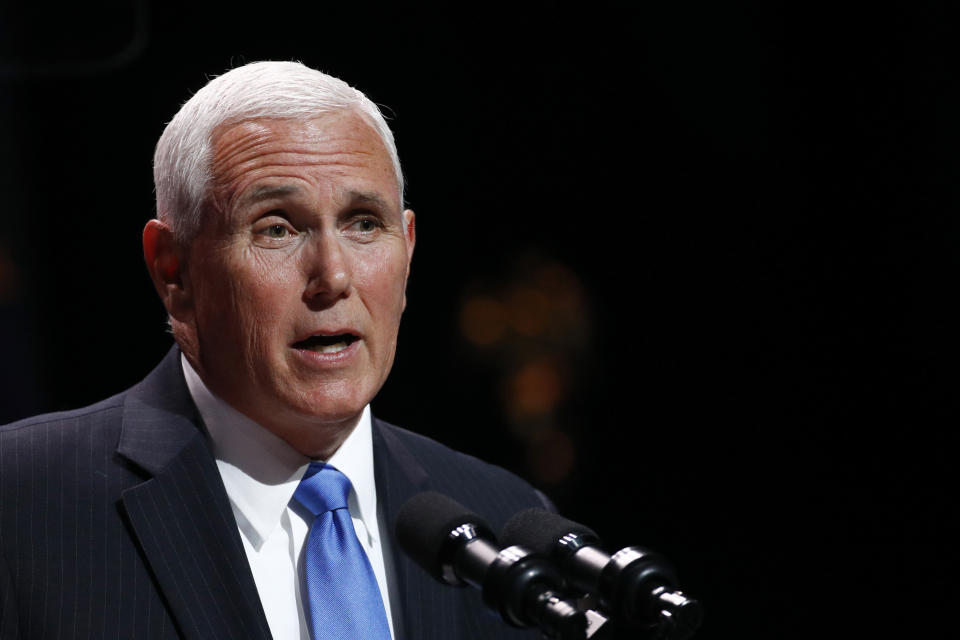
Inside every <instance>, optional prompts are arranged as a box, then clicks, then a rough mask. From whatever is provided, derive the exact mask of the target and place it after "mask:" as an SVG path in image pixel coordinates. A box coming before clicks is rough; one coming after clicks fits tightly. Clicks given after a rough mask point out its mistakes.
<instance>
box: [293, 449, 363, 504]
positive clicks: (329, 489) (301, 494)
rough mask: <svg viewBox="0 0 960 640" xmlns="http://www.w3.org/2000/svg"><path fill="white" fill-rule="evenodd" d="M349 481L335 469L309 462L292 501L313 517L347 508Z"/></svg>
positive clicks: (322, 463)
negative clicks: (300, 505)
mask: <svg viewBox="0 0 960 640" xmlns="http://www.w3.org/2000/svg"><path fill="white" fill-rule="evenodd" d="M349 495H350V480H349V479H348V478H347V476H345V475H343V474H342V473H340V471H339V470H337V468H336V467H333V466H331V465H329V464H326V463H324V462H311V463H310V466H309V467H308V468H307V472H306V473H305V474H304V475H303V479H302V480H301V481H300V485H299V486H298V487H297V490H296V491H294V492H293V497H294V499H295V500H296V501H297V502H299V503H300V504H302V505H303V506H304V508H306V509H307V510H308V511H309V512H310V513H312V514H313V515H315V516H318V515H320V514H321V513H326V512H327V511H333V510H334V509H346V508H347V496H349Z"/></svg>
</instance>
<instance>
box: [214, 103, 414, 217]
mask: <svg viewBox="0 0 960 640" xmlns="http://www.w3.org/2000/svg"><path fill="white" fill-rule="evenodd" d="M211 143H212V145H211V146H212V151H213V157H212V162H211V173H212V187H213V190H214V193H215V195H216V197H217V198H218V199H223V198H225V199H227V200H235V199H236V198H238V197H240V196H241V195H242V194H243V193H244V192H246V191H248V190H250V189H251V188H254V187H262V186H263V185H264V183H275V182H278V181H279V182H284V181H291V180H292V181H298V180H306V181H308V182H314V183H316V184H317V185H327V186H329V185H330V184H332V183H338V184H340V183H342V186H353V187H362V188H363V190H366V191H370V190H375V191H378V192H382V193H381V196H382V197H383V198H384V199H387V200H388V201H390V202H393V203H394V204H396V206H397V207H399V205H400V202H399V184H398V181H397V176H396V173H395V171H394V167H393V162H392V160H391V158H390V154H389V152H388V151H387V148H386V145H385V144H384V143H383V140H382V139H381V138H380V135H379V134H378V133H377V132H376V130H375V129H374V128H373V127H372V126H371V125H370V124H368V122H367V120H366V119H365V118H364V117H363V116H361V115H360V114H358V113H356V112H352V111H345V112H340V113H334V114H328V115H324V116H321V117H318V118H311V119H304V120H292V119H259V120H248V121H243V122H239V123H232V124H226V125H222V126H220V127H218V128H217V129H216V130H215V131H214V132H213V135H212V136H211Z"/></svg>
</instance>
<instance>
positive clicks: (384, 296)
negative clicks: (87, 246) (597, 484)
mask: <svg viewBox="0 0 960 640" xmlns="http://www.w3.org/2000/svg"><path fill="white" fill-rule="evenodd" d="M154 177H155V182H156V188H157V218H156V219H154V220H151V221H150V222H149V223H148V224H147V226H146V228H145V229H144V233H143V246H144V256H145V258H146V262H147V268H148V270H149V272H150V275H151V278H152V280H153V282H154V285H155V287H156V289H157V291H158V293H159V295H160V297H161V300H162V301H163V303H164V306H165V307H166V309H167V311H168V313H169V317H170V325H171V329H172V332H173V335H174V338H175V340H176V343H177V344H176V346H175V347H174V348H173V349H172V350H171V351H170V353H169V354H168V355H167V357H166V358H165V359H164V360H163V361H162V362H161V364H160V365H159V366H158V367H157V368H156V369H155V370H154V371H153V372H152V373H150V374H149V375H148V376H147V378H145V379H144V380H143V381H142V382H141V383H140V384H138V385H137V386H135V387H133V388H132V389H129V390H128V391H126V392H124V393H121V394H119V395H117V396H114V397H112V398H109V399H107V400H104V401H102V402H100V403H98V404H95V405H93V406H90V407H86V408H84V409H80V410H76V411H71V412H65V413H60V414H51V415H45V416H39V417H36V418H31V419H27V420H24V421H21V422H18V423H14V424H12V425H8V426H6V427H3V428H2V430H0V638H3V639H8V638H39V637H52V638H100V637H111V638H114V637H119V638H138V639H139V638H178V637H179V638H197V639H199V638H269V637H275V638H277V639H278V640H279V639H280V638H315V639H316V638H319V637H321V636H322V635H323V636H325V635H326V634H325V631H324V630H325V629H327V628H333V627H334V626H338V625H341V622H342V624H343V625H346V627H344V628H351V627H350V625H353V627H352V628H354V629H365V630H370V631H369V632H364V633H360V634H355V635H354V637H371V638H372V637H374V632H373V631H372V629H374V628H378V627H377V625H378V624H381V622H382V623H383V624H382V629H383V632H382V635H379V636H377V637H381V638H389V637H392V638H394V639H396V638H411V639H413V638H436V639H438V640H439V639H440V638H444V639H447V638H471V639H473V638H499V637H504V638H506V637H513V636H517V637H523V636H524V635H532V634H531V633H530V632H519V631H515V630H512V629H510V628H509V627H507V626H506V625H505V624H504V623H503V622H501V621H500V620H499V619H497V618H495V617H493V616H492V615H491V614H488V613H487V612H486V611H485V610H483V607H482V605H481V604H480V601H479V596H478V594H477V593H474V592H471V591H468V590H455V589H451V588H449V587H444V586H442V585H440V584H438V583H436V582H434V581H433V580H432V579H431V578H429V577H428V576H427V575H426V574H425V573H424V572H423V571H422V570H420V569H419V568H417V567H415V566H413V565H412V564H411V563H410V562H409V561H408V560H407V559H406V558H405V557H404V556H403V555H402V554H400V553H399V552H398V551H396V550H395V549H394V547H393V543H392V535H391V528H392V525H393V522H394V520H395V518H396V513H397V511H398V509H399V507H400V506H401V505H402V504H403V503H404V502H405V501H406V499H407V498H409V497H410V496H412V495H414V494H416V493H418V492H420V491H423V490H427V489H433V490H437V491H440V492H442V493H446V494H448V495H450V496H452V497H453V498H454V499H456V500H458V501H460V502H462V503H463V504H465V505H467V506H468V507H470V508H472V509H473V510H475V511H477V512H479V513H481V514H483V515H484V516H486V517H487V518H488V520H489V521H490V524H491V525H492V526H493V527H494V528H495V529H499V527H500V526H501V525H502V524H503V523H504V522H505V520H506V519H507V518H508V517H509V516H510V515H511V514H512V513H514V512H515V511H517V510H520V509H522V508H524V507H528V506H544V499H543V498H542V496H541V495H540V494H539V493H538V492H536V491H534V490H533V489H532V488H531V487H529V485H527V484H526V483H524V482H523V481H521V480H519V479H518V478H516V477H515V476H512V475H511V474H509V473H507V472H505V471H503V470H502V469H498V468H496V467H492V466H490V465H487V464H485V463H483V462H481V461H479V460H476V459H474V458H471V457H469V456H465V455H463V454H459V453H456V452H453V451H451V450H449V449H447V448H445V447H443V446H442V445H440V444H438V443H436V442H433V441H431V440H429V439H426V438H423V437H420V436H417V435H415V434H413V433H410V432H407V431H404V430H402V429H399V428H398V427H394V426H392V425H389V424H386V423H384V422H382V421H380V420H378V419H376V418H374V417H372V416H371V415H370V412H369V403H370V401H371V400H372V398H373V397H374V395H375V394H376V393H377V392H378V391H379V389H380V387H381V385H382V384H383V382H384V381H385V379H386V377H387V374H388V373H389V370H390V367H391V365H392V362H393V355H394V350H395V346H396V339H397V331H398V327H399V323H400V317H401V314H402V312H403V309H404V306H405V304H406V300H405V293H404V292H405V287H406V281H407V277H408V275H409V271H410V260H411V257H412V255H413V247H414V242H415V228H414V215H413V212H412V211H410V210H403V206H402V205H403V178H402V174H401V171H400V165H399V161H398V159H397V154H396V150H395V148H394V143H393V137H392V134H391V133H390V130H389V127H387V125H386V123H385V122H384V120H383V117H382V116H381V115H380V112H379V110H378V109H377V107H376V106H375V105H373V104H372V103H371V102H370V101H369V100H368V99H367V98H366V97H365V96H363V94H361V93H360V92H358V91H356V90H355V89H352V88H351V87H349V86H348V85H346V84H345V83H343V82H341V81H339V80H337V79H335V78H332V77H330V76H327V75H325V74H322V73H319V72H317V71H314V70H311V69H308V68H306V67H303V66H302V65H298V64H294V63H255V64H251V65H246V66H245V67H241V68H239V69H235V70H233V71H231V72H228V73H227V74H224V75H223V76H220V77H219V78H217V79H215V80H213V81H211V82H210V83H209V84H208V85H207V86H206V87H204V88H203V89H202V90H201V91H199V92H198V93H197V94H196V95H195V96H193V97H192V98H191V99H190V100H189V101H188V102H187V103H186V104H185V105H184V106H183V108H182V109H181V110H180V112H178V114H177V115H176V116H175V117H174V119H173V120H172V121H171V122H170V124H169V125H168V126H167V128H166V130H165V131H164V134H163V136H161V139H160V142H159V143H158V145H157V152H156V156H155V164H154ZM331 470H333V473H336V474H337V476H338V477H343V478H345V479H346V484H345V485H343V486H344V487H346V489H345V491H348V492H349V493H348V494H344V495H345V496H346V495H348V497H347V498H346V504H345V505H341V507H329V508H330V509H334V510H338V509H339V510H340V513H346V511H343V510H342V507H343V506H345V507H346V508H347V509H348V511H349V514H348V517H346V520H345V521H346V523H347V524H345V525H344V524H342V522H343V521H339V522H341V524H337V525H329V526H333V527H334V528H336V527H337V526H339V527H344V526H345V527H347V528H348V529H349V536H347V538H344V539H343V540H346V542H347V543H348V544H347V546H350V545H352V547H351V548H353V547H356V549H358V550H359V552H358V553H357V557H358V558H359V559H358V563H359V564H358V566H360V569H359V571H360V572H361V573H362V574H363V578H362V579H363V580H366V581H367V582H368V583H369V584H368V585H367V587H365V589H366V591H364V592H363V593H365V594H366V595H365V596H364V597H367V596H369V597H371V598H373V600H370V601H368V600H364V605H363V606H362V607H360V606H358V605H357V603H356V602H355V600H356V598H355V597H354V596H350V597H346V596H343V594H345V593H347V592H348V589H349V588H351V587H350V586H349V585H346V584H344V585H341V584H340V583H339V582H338V581H337V579H338V577H339V576H335V577H334V578H333V579H331V580H326V581H325V582H324V584H320V585H317V584H315V583H316V579H314V578H310V576H311V575H312V574H311V573H310V572H311V567H314V566H315V565H316V564H317V562H318V561H317V560H316V558H320V557H323V558H329V559H328V560H324V562H328V561H329V562H331V563H335V562H336V561H337V560H338V558H337V557H335V556H336V555H337V554H334V555H333V556H328V555H323V554H330V551H329V550H328V549H325V548H324V545H323V544H321V543H320V542H316V540H323V539H322V538H320V537H316V538H315V536H320V534H319V533H317V531H318V530H319V529H321V528H322V527H320V526H319V525H318V523H319V522H320V521H321V519H322V518H325V517H328V516H329V513H333V512H328V513H326V514H321V513H314V512H312V511H308V506H309V503H310V501H309V500H307V499H305V498H303V497H302V492H303V491H304V489H303V487H304V486H305V485H306V484H308V481H309V479H310V478H311V477H312V475H311V474H316V473H321V472H322V473H324V474H326V473H327V472H329V471H331ZM315 525H317V526H315ZM324 526H327V525H324ZM311 553H313V554H320V555H312V556H311ZM339 555H349V553H348V552H341V553H339ZM331 566H333V565H331ZM344 582H345V583H347V582H349V581H346V580H345V581H344ZM351 584H352V583H351ZM351 593H352V592H351ZM317 594H320V595H319V596H318V595H317ZM338 598H340V599H339V600H338ZM374 601H375V602H374ZM371 602H373V603H374V604H373V605H371V604H370V603H371ZM358 609H362V610H361V611H358Z"/></svg>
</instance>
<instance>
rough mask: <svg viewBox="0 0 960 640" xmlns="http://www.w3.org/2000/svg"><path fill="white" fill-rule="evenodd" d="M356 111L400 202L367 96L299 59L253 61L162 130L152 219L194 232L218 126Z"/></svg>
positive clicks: (380, 120) (180, 233)
mask: <svg viewBox="0 0 960 640" xmlns="http://www.w3.org/2000/svg"><path fill="white" fill-rule="evenodd" d="M350 110H353V111H356V112H358V113H359V114H360V115H361V116H362V117H364V118H365V119H366V120H367V121H368V123H369V124H370V125H371V126H372V127H373V129H374V130H375V131H376V132H377V133H378V134H379V135H380V137H381V139H382V140H383V143H384V145H385V146H386V148H387V152H388V153H389V154H390V159H391V160H392V161H393V168H394V172H395V173H396V175H397V184H398V185H399V190H400V203H401V205H402V204H403V172H402V170H401V169H400V158H399V157H398V155H397V147H396V143H395V142H394V140H393V133H392V132H391V131H390V127H389V126H388V125H387V122H386V120H384V117H383V114H382V113H380V109H379V108H377V105H375V104H374V103H373V102H371V101H370V99H369V98H367V96H365V95H364V94H363V93H362V92H360V91H359V90H357V89H354V88H353V87H351V86H350V85H348V84H347V83H346V82H344V81H342V80H340V79H339V78H334V77H333V76H330V75H327V74H325V73H322V72H320V71H316V70H315V69H311V68H309V67H307V66H304V65H302V64H300V63H299V62H252V63H250V64H247V65H244V66H242V67H237V68H236V69H232V70H231V71H228V72H226V73H224V74H223V75H221V76H219V77H217V78H215V79H213V80H211V81H210V82H209V83H207V85H206V86H205V87H203V88H202V89H200V90H199V91H197V93H195V94H194V95H193V97H191V98H190V99H189V100H187V102H186V103H185V104H184V105H183V106H182V107H181V108H180V111H178V112H177V115H175V116H174V117H173V120H171V121H170V123H169V124H167V127H166V128H165V129H164V130H163V135H161V136H160V140H159V141H158V142H157V149H156V152H155V153H154V156H153V182H154V186H155V188H156V194H157V218H159V219H160V220H161V221H162V222H164V223H166V224H168V225H170V226H171V227H172V228H173V231H174V235H175V236H176V238H177V240H178V241H179V242H181V243H186V242H188V241H189V240H190V239H191V238H193V236H194V235H195V234H196V233H197V231H198V230H199V228H200V225H201V223H202V215H203V211H204V207H205V204H206V202H207V196H208V190H209V187H210V180H211V168H210V165H211V162H212V155H213V149H212V140H211V138H212V136H213V132H214V131H215V130H216V129H217V127H220V126H222V125H225V124H234V123H239V122H244V121H249V120H257V119H262V118H270V119H291V120H307V119H312V118H316V117H319V116H322V115H325V114H329V113H337V112H343V111H350Z"/></svg>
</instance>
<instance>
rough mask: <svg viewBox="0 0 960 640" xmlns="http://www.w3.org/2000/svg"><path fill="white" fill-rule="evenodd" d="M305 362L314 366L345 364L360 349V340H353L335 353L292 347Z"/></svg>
mask: <svg viewBox="0 0 960 640" xmlns="http://www.w3.org/2000/svg"><path fill="white" fill-rule="evenodd" d="M293 350H294V351H295V352H296V353H297V354H298V355H299V356H300V357H301V358H302V359H303V360H304V361H305V362H307V363H308V364H311V365H314V366H322V367H329V366H331V365H342V364H347V363H348V361H349V360H350V359H352V358H353V357H354V356H355V355H356V354H357V352H358V351H359V350H360V340H354V341H353V342H351V343H350V345H349V346H348V347H347V348H346V349H343V350H342V351H337V352H336V353H320V352H319V351H310V350H309V349H297V348H294V349H293Z"/></svg>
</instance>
